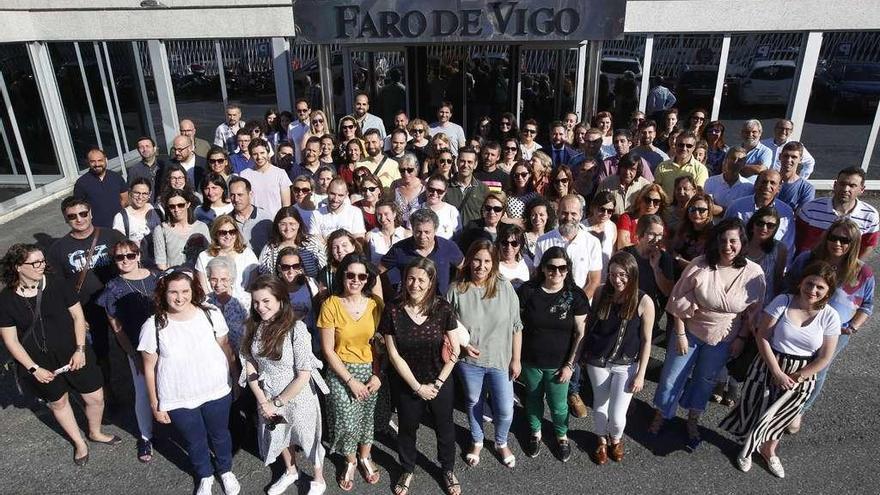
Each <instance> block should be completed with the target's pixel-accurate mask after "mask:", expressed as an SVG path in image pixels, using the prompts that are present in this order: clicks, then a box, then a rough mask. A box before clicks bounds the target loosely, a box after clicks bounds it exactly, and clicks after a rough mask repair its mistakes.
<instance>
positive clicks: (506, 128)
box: [498, 112, 519, 141]
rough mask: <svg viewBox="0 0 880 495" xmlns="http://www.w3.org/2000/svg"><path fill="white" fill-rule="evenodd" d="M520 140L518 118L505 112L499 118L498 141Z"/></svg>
mask: <svg viewBox="0 0 880 495" xmlns="http://www.w3.org/2000/svg"><path fill="white" fill-rule="evenodd" d="M508 139H514V140H516V139H519V128H518V127H517V125H516V116H514V115H513V114H512V113H510V112H504V113H502V114H501V117H499V118H498V140H499V141H506V140H508Z"/></svg>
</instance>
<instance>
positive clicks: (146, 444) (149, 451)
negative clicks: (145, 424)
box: [137, 438, 153, 464]
mask: <svg viewBox="0 0 880 495" xmlns="http://www.w3.org/2000/svg"><path fill="white" fill-rule="evenodd" d="M137 458H138V460H139V461H141V462H142V463H144V464H147V463H148V462H150V461H152V460H153V443H152V442H150V441H149V440H144V439H143V438H141V439H139V440H138V442H137Z"/></svg>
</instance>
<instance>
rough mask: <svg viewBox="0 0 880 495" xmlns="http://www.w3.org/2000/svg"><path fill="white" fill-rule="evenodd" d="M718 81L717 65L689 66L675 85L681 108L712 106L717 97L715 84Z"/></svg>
mask: <svg viewBox="0 0 880 495" xmlns="http://www.w3.org/2000/svg"><path fill="white" fill-rule="evenodd" d="M717 80H718V66H717V65H693V66H688V67H686V68H685V70H683V71H682V72H681V74H679V76H678V81H677V82H676V84H675V95H676V97H677V98H678V101H679V103H678V104H677V106H678V107H679V108H693V107H696V106H700V105H702V106H710V105H711V102H712V97H713V96H715V84H716V82H717Z"/></svg>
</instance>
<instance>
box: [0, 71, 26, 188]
mask: <svg viewBox="0 0 880 495" xmlns="http://www.w3.org/2000/svg"><path fill="white" fill-rule="evenodd" d="M4 72H5V71H4ZM0 174H2V175H0V202H2V201H6V200H7V199H10V198H13V197H15V196H18V195H19V194H22V193H26V192H28V191H30V186H28V183H27V180H26V177H25V170H24V163H23V162H22V160H21V157H20V156H19V153H18V146H17V145H16V144H15V135H14V134H13V131H12V122H11V119H10V118H9V114H8V113H7V111H6V105H3V104H2V101H0ZM7 174H8V175H7Z"/></svg>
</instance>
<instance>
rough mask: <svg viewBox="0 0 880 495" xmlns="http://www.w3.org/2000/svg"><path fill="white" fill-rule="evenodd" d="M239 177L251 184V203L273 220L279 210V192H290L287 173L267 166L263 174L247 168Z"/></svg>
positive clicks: (273, 166) (272, 166)
mask: <svg viewBox="0 0 880 495" xmlns="http://www.w3.org/2000/svg"><path fill="white" fill-rule="evenodd" d="M240 175H241V176H242V177H243V178H245V179H247V180H249V181H250V183H251V192H252V194H253V200H252V201H251V203H252V204H253V205H255V206H259V207H260V208H262V209H264V210H266V212H268V213H269V216H271V217H273V218H274V217H275V214H276V213H278V210H280V209H281V190H282V189H286V190H290V186H291V185H292V184H291V182H290V177H288V176H287V172H285V171H284V170H281V169H280V168H278V167H276V166H275V165H269V166H268V167H267V168H266V169H265V170H264V171H263V172H257V171H256V170H254V169H252V168H248V169H245V170H243V171H242V172H241V174H240Z"/></svg>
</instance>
